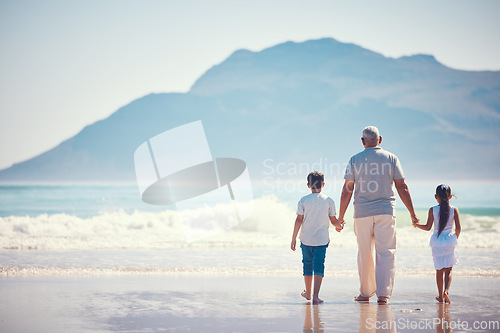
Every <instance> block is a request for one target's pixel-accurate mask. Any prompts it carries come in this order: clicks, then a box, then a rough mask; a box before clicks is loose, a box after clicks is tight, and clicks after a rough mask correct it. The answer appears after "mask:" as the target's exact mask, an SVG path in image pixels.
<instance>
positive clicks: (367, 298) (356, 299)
mask: <svg viewBox="0 0 500 333" xmlns="http://www.w3.org/2000/svg"><path fill="white" fill-rule="evenodd" d="M354 300H355V301H356V302H369V301H370V298H369V297H366V296H362V295H361V294H360V295H358V296H356V297H354Z"/></svg>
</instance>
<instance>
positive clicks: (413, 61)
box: [0, 38, 500, 182]
mask: <svg viewBox="0 0 500 333" xmlns="http://www.w3.org/2000/svg"><path fill="white" fill-rule="evenodd" d="M195 120H202V122H203V126H204V128H205V133H206V136H207V139H208V142H209V144H210V148H211V152H212V156H213V157H237V158H241V159H243V160H245V161H246V162H247V163H248V165H249V172H250V174H251V176H252V178H254V179H262V178H266V177H271V178H273V179H275V180H276V179H277V178H280V177H282V178H286V177H291V178H294V177H295V178H297V177H298V178H304V177H305V175H306V174H307V172H309V171H310V170H309V169H310V168H312V167H317V168H320V169H322V171H324V172H325V173H326V174H327V175H328V174H334V175H335V176H340V177H341V175H342V173H343V171H344V168H345V164H346V162H347V161H348V159H349V157H350V156H351V155H353V154H355V153H357V152H359V151H361V150H362V146H361V142H360V136H361V131H362V129H363V128H364V127H365V126H367V125H375V126H377V127H378V128H379V129H380V131H381V135H382V137H383V142H382V147H384V148H385V149H387V150H389V151H392V152H393V153H395V154H397V155H398V156H399V158H400V160H401V161H402V164H403V168H404V169H405V173H406V176H407V177H410V178H413V179H442V178H445V179H496V180H498V179H500V176H499V175H498V172H497V169H498V166H499V165H500V149H498V145H497V142H499V140H500V131H499V129H500V72H498V71H481V72H474V71H461V70H456V69H452V68H448V67H446V66H444V65H443V64H441V63H439V62H438V61H437V60H436V59H435V58H434V57H433V56H431V55H414V56H408V57H401V58H397V59H394V58H388V57H384V56H383V55H381V54H378V53H375V52H372V51H370V50H367V49H364V48H362V47H360V46H357V45H354V44H348V43H341V42H338V41H336V40H334V39H331V38H325V39H319V40H310V41H306V42H302V43H295V42H286V43H283V44H279V45H276V46H274V47H270V48H268V49H265V50H262V51H260V52H252V51H249V50H238V51H236V52H234V53H233V54H232V55H230V56H229V57H228V58H227V59H226V60H225V61H223V62H222V63H221V64H218V65H216V66H213V67H212V68H210V69H209V70H208V71H207V72H206V73H204V74H203V75H202V76H201V77H200V78H199V79H198V80H197V81H196V82H195V83H194V85H193V86H192V88H191V89H190V91H189V92H187V93H162V94H151V95H147V96H144V97H142V98H140V99H137V100H135V101H133V102H132V103H130V104H128V105H126V106H124V107H122V108H120V109H119V110H117V111H116V112H114V113H113V114H112V115H111V116H109V117H108V118H106V119H103V120H101V121H98V122H96V123H94V124H92V125H90V126H87V127H85V128H84V129H83V130H82V131H81V132H80V133H78V134H77V135H75V136H74V137H72V138H70V139H68V140H66V141H64V142H62V143H61V144H60V145H59V146H57V147H55V148H54V149H51V150H49V151H47V152H45V153H43V154H41V155H39V156H37V157H34V158H32V159H29V160H27V161H25V162H22V163H19V164H15V165H13V166H12V167H10V168H7V169H4V170H1V171H0V181H49V182H57V181H134V180H135V173H134V160H133V156H134V151H135V149H136V148H137V147H138V146H139V145H140V144H141V143H143V142H144V141H146V140H147V139H148V138H150V137H152V136H154V135H157V134H159V133H162V132H164V131H166V130H168V129H172V128H174V127H177V126H180V125H182V124H185V123H188V122H191V121H195Z"/></svg>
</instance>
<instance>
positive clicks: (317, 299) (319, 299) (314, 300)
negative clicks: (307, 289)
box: [313, 297, 324, 305]
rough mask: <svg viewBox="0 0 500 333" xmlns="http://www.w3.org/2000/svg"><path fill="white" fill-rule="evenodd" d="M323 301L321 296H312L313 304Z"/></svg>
mask: <svg viewBox="0 0 500 333" xmlns="http://www.w3.org/2000/svg"><path fill="white" fill-rule="evenodd" d="M323 302H324V301H323V300H322V299H321V298H319V297H318V298H313V304H314V305H316V304H321V303H323Z"/></svg>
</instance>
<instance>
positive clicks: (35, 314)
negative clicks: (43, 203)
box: [0, 274, 500, 333]
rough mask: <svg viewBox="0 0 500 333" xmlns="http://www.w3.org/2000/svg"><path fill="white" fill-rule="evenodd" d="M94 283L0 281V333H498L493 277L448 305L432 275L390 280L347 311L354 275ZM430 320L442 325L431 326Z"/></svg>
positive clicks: (468, 285)
mask: <svg viewBox="0 0 500 333" xmlns="http://www.w3.org/2000/svg"><path fill="white" fill-rule="evenodd" d="M302 289H303V279H302V277H301V276H291V275H282V276H280V275H268V276H266V275H258V276H250V275H207V274H194V275H193V274H191V275H189V274H177V275H175V274H168V275H162V274H157V275H154V274H152V275H134V274H128V275H127V274H124V275H116V274H115V275H113V274H112V275H109V276H106V275H102V276H68V277H66V276H36V277H2V278H0V294H1V295H2V297H1V301H0V332H6V333H10V332H302V331H304V332H323V331H338V332H449V331H450V330H446V328H452V329H454V331H455V332H483V331H485V332H495V331H496V332H498V331H499V330H500V327H499V325H500V324H499V321H500V317H499V315H498V314H499V313H500V306H499V305H498V303H496V302H495V299H496V296H498V293H499V290H500V279H493V278H465V277H456V278H455V280H454V281H453V284H452V288H451V293H450V297H451V299H452V304H451V305H449V306H448V305H438V304H436V302H435V301H434V297H435V295H436V286H435V282H434V278H433V277H428V276H427V277H411V276H397V278H396V285H395V289H394V294H393V297H392V299H391V300H390V302H389V305H380V306H379V305H376V302H375V301H376V299H375V298H373V300H372V302H371V303H369V304H359V303H355V302H354V301H353V300H352V299H353V296H355V295H356V294H357V289H358V280H357V277H356V276H326V277H325V279H324V282H323V287H322V292H321V295H320V296H321V297H322V298H323V299H324V300H325V303H323V304H320V305H314V306H312V305H310V304H309V303H308V302H307V301H305V300H304V299H303V298H302V297H300V292H301V291H302ZM440 319H444V320H445V322H444V323H443V322H442V323H440V324H439V323H438V321H439V320H440Z"/></svg>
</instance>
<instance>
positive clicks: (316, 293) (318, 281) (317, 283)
mask: <svg viewBox="0 0 500 333" xmlns="http://www.w3.org/2000/svg"><path fill="white" fill-rule="evenodd" d="M321 282H323V277H322V276H321V275H314V293H313V304H320V303H323V300H322V299H321V298H319V290H320V288H321Z"/></svg>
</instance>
